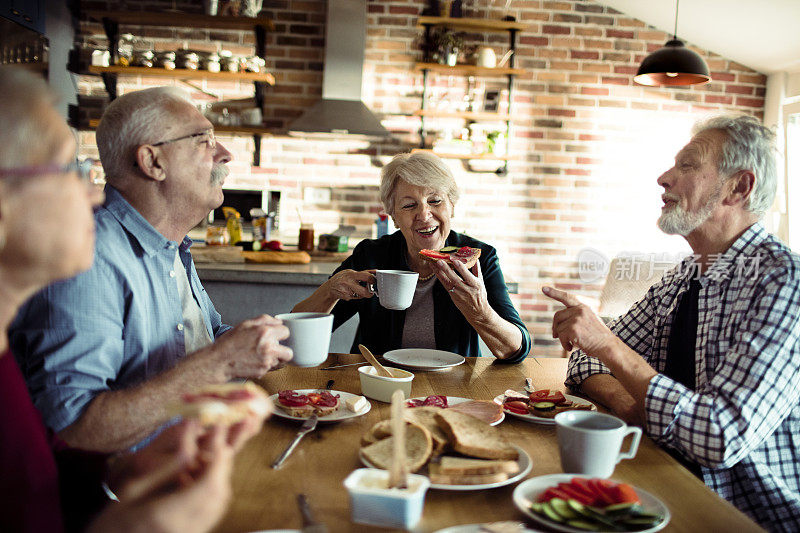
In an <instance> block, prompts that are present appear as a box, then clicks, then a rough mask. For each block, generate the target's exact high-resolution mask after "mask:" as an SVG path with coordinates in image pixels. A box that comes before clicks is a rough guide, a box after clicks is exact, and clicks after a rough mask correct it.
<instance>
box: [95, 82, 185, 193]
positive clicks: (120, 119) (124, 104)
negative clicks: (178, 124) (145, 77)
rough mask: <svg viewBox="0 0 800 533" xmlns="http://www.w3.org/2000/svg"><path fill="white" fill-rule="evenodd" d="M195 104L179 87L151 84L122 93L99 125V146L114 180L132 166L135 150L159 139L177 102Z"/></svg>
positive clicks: (109, 173)
mask: <svg viewBox="0 0 800 533" xmlns="http://www.w3.org/2000/svg"><path fill="white" fill-rule="evenodd" d="M187 103H188V104H189V105H194V104H192V99H191V96H190V95H189V93H188V92H186V91H184V90H183V89H179V88H177V87H152V88H149V89H143V90H141V91H135V92H132V93H127V94H125V95H123V96H120V97H119V98H117V99H116V100H114V101H113V102H111V104H109V106H108V107H107V108H106V110H105V112H104V113H103V117H102V118H101V119H100V125H99V126H97V148H98V150H99V152H100V160H101V161H102V163H103V169H104V170H105V173H106V179H107V180H109V181H113V180H115V179H118V178H122V177H124V176H125V175H126V174H128V173H129V172H131V170H132V169H133V165H134V162H135V161H136V159H135V158H136V156H135V153H136V149H137V148H139V146H141V145H143V144H148V143H154V142H159V141H162V140H164V139H161V136H163V135H164V134H165V131H166V130H167V129H168V128H167V125H168V124H169V121H170V120H171V119H174V118H177V117H176V116H175V113H174V110H175V108H176V107H178V105H183V104H187Z"/></svg>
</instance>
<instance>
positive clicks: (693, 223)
mask: <svg viewBox="0 0 800 533" xmlns="http://www.w3.org/2000/svg"><path fill="white" fill-rule="evenodd" d="M721 197H722V183H720V184H719V186H718V187H717V188H716V189H715V190H714V192H712V193H711V197H710V198H709V199H708V201H707V202H706V203H705V204H704V205H703V206H702V207H700V209H698V210H697V211H695V212H694V213H690V212H688V211H686V210H685V209H683V207H681V206H680V205H679V204H678V203H677V202H676V203H675V205H674V206H673V207H672V208H671V209H669V210H668V211H665V212H664V213H662V214H661V216H660V217H658V227H659V229H661V231H663V232H664V233H666V234H668V235H681V236H683V237H686V236H687V235H689V234H690V233H691V232H693V231H694V230H696V229H697V228H698V227H700V225H701V224H702V223H703V222H705V221H706V220H708V217H710V216H711V212H712V211H714V207H715V206H716V204H717V202H718V201H719V199H720V198H721Z"/></svg>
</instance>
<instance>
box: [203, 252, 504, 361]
mask: <svg viewBox="0 0 800 533" xmlns="http://www.w3.org/2000/svg"><path fill="white" fill-rule="evenodd" d="M338 266H339V263H338V262H336V263H331V262H322V261H316V260H315V261H311V262H310V263H306V264H260V263H258V264H256V263H213V262H212V263H195V267H196V268H197V275H198V276H199V277H200V280H201V281H202V282H203V287H205V289H206V292H207V293H208V295H209V297H210V298H211V301H212V302H214V307H216V309H217V311H219V313H220V314H221V315H222V320H223V322H225V323H226V324H231V325H236V324H238V323H240V322H242V321H243V320H247V319H249V318H253V317H255V316H258V315H260V314H263V313H266V314H269V315H273V316H274V315H278V314H281V313H288V312H290V311H291V310H292V307H294V306H295V305H296V304H297V302H300V301H301V300H305V299H306V298H308V297H309V296H310V295H311V294H312V293H313V292H314V291H315V290H316V289H317V287H319V286H320V285H322V284H323V283H324V282H325V281H326V280H327V279H328V278H329V277H330V275H331V274H332V273H333V271H334V270H336V267H338ZM507 285H508V291H509V292H510V293H512V294H514V293H516V292H517V288H518V287H517V283H516V282H507ZM357 327H358V315H356V316H354V317H353V318H351V319H350V320H348V321H347V322H345V323H344V324H342V325H341V326H339V328H337V329H336V331H334V332H333V335H332V336H331V344H330V348H329V350H328V351H330V352H338V353H348V352H349V351H350V347H351V345H352V343H353V338H354V336H355V332H356V328H357ZM481 351H482V353H487V354H488V353H489V351H488V348H486V347H485V346H484V345H483V342H481Z"/></svg>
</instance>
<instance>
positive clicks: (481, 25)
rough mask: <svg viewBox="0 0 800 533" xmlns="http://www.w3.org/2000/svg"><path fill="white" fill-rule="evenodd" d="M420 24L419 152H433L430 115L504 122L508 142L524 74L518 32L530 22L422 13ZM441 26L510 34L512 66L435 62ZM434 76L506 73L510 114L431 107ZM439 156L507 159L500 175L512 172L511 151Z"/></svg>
mask: <svg viewBox="0 0 800 533" xmlns="http://www.w3.org/2000/svg"><path fill="white" fill-rule="evenodd" d="M417 26H419V27H422V28H424V31H425V34H424V39H423V42H424V44H423V52H424V59H423V61H422V62H418V63H416V64H415V66H414V68H415V70H418V71H422V98H421V103H420V109H419V110H417V111H415V112H414V115H416V116H418V117H420V128H419V136H420V148H419V149H417V150H415V151H431V150H429V148H428V145H429V143H428V136H429V131H428V128H427V125H426V119H428V118H459V119H463V120H464V121H465V122H466V123H467V124H470V123H475V122H502V123H503V124H504V126H505V136H506V142H508V140H509V139H510V137H511V102H512V95H513V88H514V78H515V76H519V75H521V74H524V73H525V71H524V70H523V69H518V68H514V61H515V53H514V52H515V50H516V40H517V34H518V32H520V31H522V30H524V29H526V28H527V27H528V25H527V24H523V23H519V22H515V21H507V20H487V19H472V18H451V17H431V16H422V17H419V19H418V21H417ZM437 28H443V29H446V30H450V31H468V32H489V33H497V32H502V33H508V39H509V50H510V51H511V55H510V58H509V61H508V67H493V68H488V67H483V66H477V65H466V64H456V65H453V66H451V65H447V64H441V63H436V62H433V52H434V50H435V43H434V35H433V32H434V30H435V29H437ZM434 75H447V76H454V75H455V76H465V77H497V76H505V77H506V81H507V96H506V99H507V109H508V112H507V113H499V112H494V111H483V112H477V111H443V110H437V109H428V107H427V106H428V101H429V96H430V94H429V91H430V81H431V77H432V76H434ZM436 153H437V154H438V155H439V156H441V157H444V158H453V159H464V160H470V159H482V160H498V161H502V162H503V166H502V167H500V168H499V169H498V170H497V173H498V174H501V175H502V174H505V173H506V172H507V171H508V160H509V159H511V157H510V156H508V155H507V153H508V151H507V150H506V153H505V154H503V155H495V154H493V153H479V154H473V153H470V154H464V153H441V152H436Z"/></svg>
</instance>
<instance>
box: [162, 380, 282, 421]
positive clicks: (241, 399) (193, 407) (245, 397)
mask: <svg viewBox="0 0 800 533" xmlns="http://www.w3.org/2000/svg"><path fill="white" fill-rule="evenodd" d="M171 412H172V414H174V415H175V416H182V417H184V418H196V419H198V420H199V421H200V423H201V424H203V425H212V424H218V423H226V424H235V423H236V422H239V421H241V420H243V419H244V418H246V417H248V416H250V415H251V414H257V415H262V416H263V415H267V414H269V413H271V412H272V402H271V401H270V399H269V396H267V394H266V393H265V392H264V390H263V389H262V388H261V387H259V386H258V385H255V384H254V383H250V382H247V383H224V384H219V385H208V386H206V387H203V388H200V389H197V390H196V391H193V392H187V393H185V394H183V395H182V396H181V399H180V401H179V402H177V403H175V404H174V405H173V406H172V408H171Z"/></svg>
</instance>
